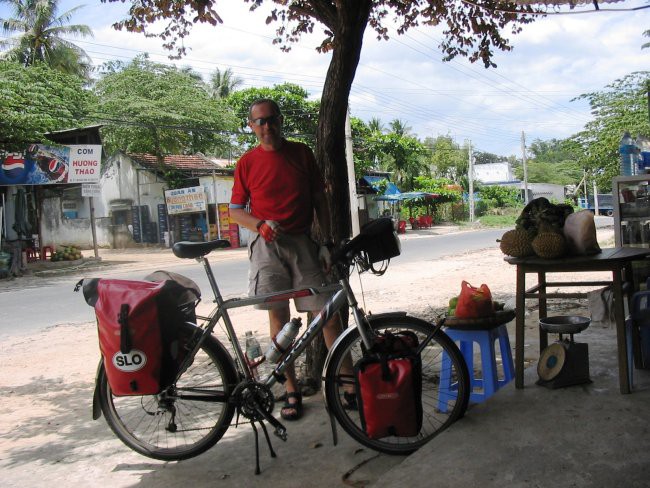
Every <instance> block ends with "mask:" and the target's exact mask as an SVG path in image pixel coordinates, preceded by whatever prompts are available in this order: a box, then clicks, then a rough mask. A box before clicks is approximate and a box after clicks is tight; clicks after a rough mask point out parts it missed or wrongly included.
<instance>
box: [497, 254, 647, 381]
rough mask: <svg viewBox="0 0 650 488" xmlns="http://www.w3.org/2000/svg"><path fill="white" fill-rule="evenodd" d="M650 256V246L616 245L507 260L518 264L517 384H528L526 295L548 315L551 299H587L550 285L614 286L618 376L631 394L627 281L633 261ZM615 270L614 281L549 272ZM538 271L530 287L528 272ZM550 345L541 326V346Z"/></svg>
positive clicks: (629, 278)
mask: <svg viewBox="0 0 650 488" xmlns="http://www.w3.org/2000/svg"><path fill="white" fill-rule="evenodd" d="M647 256H650V249H641V248H635V247H615V248H609V249H603V250H602V252H601V253H600V254H595V255H592V256H572V257H567V258H561V259H543V258H539V257H528V258H513V257H507V258H505V260H506V261H507V262H508V263H510V264H513V265H516V266H517V293H516V322H515V324H516V325H515V386H516V387H517V388H523V387H524V316H525V305H526V298H536V299H537V300H538V304H539V317H540V318H544V317H546V316H547V315H546V313H547V308H546V300H547V299H548V298H563V297H566V298H584V297H585V296H586V294H585V293H566V292H564V293H559V292H555V293H547V292H546V289H547V288H548V287H570V286H594V287H595V286H599V287H602V286H611V287H612V291H613V294H614V317H615V320H616V342H617V345H618V379H619V385H620V390H621V393H630V382H629V376H628V367H627V343H626V340H625V306H624V303H623V297H624V293H623V282H624V280H627V281H631V280H632V261H636V260H640V259H644V258H646V257H647ZM598 271H611V273H612V279H611V281H579V282H578V281H576V282H548V281H546V274H547V273H585V272H586V273H590V272H598ZM527 273H537V285H536V286H533V287H531V288H529V289H527V288H526V274H527ZM547 345H548V335H547V333H546V332H545V331H543V330H542V328H541V327H540V328H539V347H540V351H542V350H543V349H544V348H545V347H546V346H547Z"/></svg>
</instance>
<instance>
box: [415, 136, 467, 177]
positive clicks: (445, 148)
mask: <svg viewBox="0 0 650 488" xmlns="http://www.w3.org/2000/svg"><path fill="white" fill-rule="evenodd" d="M424 143H425V145H426V146H427V147H428V148H429V150H430V152H431V153H430V154H431V155H430V159H429V161H428V163H429V166H430V168H431V174H432V175H435V176H438V177H441V178H449V179H450V180H452V181H460V179H461V177H462V176H465V175H467V173H468V171H469V161H468V154H467V149H465V148H461V147H460V146H459V145H458V144H457V143H456V142H455V141H454V140H453V139H452V137H451V136H438V137H436V138H435V139H432V138H429V137H427V138H426V139H425V142H424Z"/></svg>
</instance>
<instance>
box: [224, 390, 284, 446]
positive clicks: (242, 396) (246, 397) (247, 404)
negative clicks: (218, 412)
mask: <svg viewBox="0 0 650 488" xmlns="http://www.w3.org/2000/svg"><path fill="white" fill-rule="evenodd" d="M233 396H235V398H237V407H238V408H239V412H240V414H241V415H243V416H244V417H246V418H247V419H249V420H252V421H257V422H261V421H262V420H266V421H267V422H268V423H269V424H271V425H272V426H273V433H274V434H275V435H276V436H277V437H279V438H280V439H282V440H283V441H286V440H287V429H286V428H285V426H284V425H282V424H281V423H280V422H279V421H278V419H276V418H275V417H273V415H272V414H271V412H273V407H274V406H275V398H274V396H273V392H272V391H271V389H270V388H269V387H268V386H266V385H264V384H262V383H255V382H248V383H241V384H239V385H238V386H237V389H236V390H235V392H234V395H233Z"/></svg>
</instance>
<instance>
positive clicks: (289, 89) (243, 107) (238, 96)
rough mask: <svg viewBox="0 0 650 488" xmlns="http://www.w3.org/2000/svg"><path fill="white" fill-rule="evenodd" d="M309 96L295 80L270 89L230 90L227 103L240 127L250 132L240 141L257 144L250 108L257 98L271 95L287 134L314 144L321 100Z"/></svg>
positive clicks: (250, 144)
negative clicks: (278, 107) (312, 99)
mask: <svg viewBox="0 0 650 488" xmlns="http://www.w3.org/2000/svg"><path fill="white" fill-rule="evenodd" d="M308 97H309V93H308V92H307V90H305V89H304V88H302V87H300V86H298V85H296V84H293V83H283V84H281V85H274V86H273V87H271V88H268V87H264V88H247V89H245V90H239V91H237V92H234V93H231V94H230V95H229V96H228V98H227V99H226V103H227V104H228V105H229V106H230V107H231V109H232V111H233V112H234V114H235V116H236V117H237V120H238V125H239V127H240V128H241V129H242V130H245V131H247V134H244V135H241V136H239V142H240V144H243V145H244V146H248V147H253V146H255V145H256V144H257V139H256V138H255V134H253V132H252V131H251V130H250V129H249V128H248V110H249V108H250V106H251V104H252V103H253V102H254V101H255V100H258V99H260V98H270V99H272V100H275V102H276V103H277V104H278V105H279V106H280V110H282V115H283V116H284V124H283V131H284V134H285V135H286V136H287V137H291V138H292V139H296V140H299V141H302V142H304V143H305V144H308V145H309V146H311V147H314V143H315V137H316V128H317V125H318V110H319V107H320V102H319V101H310V100H308Z"/></svg>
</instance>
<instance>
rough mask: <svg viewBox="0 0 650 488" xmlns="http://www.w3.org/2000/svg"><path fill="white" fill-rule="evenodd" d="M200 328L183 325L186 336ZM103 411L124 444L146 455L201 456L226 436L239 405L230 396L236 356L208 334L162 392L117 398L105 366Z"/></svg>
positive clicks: (171, 458)
mask: <svg viewBox="0 0 650 488" xmlns="http://www.w3.org/2000/svg"><path fill="white" fill-rule="evenodd" d="M195 331H197V328H196V327H194V326H192V325H190V324H183V325H182V326H181V329H180V334H181V338H187V339H189V338H190V337H192V335H193V334H194V333H195ZM97 381H98V382H99V383H98V385H99V402H100V406H101V409H102V413H103V414H104V417H105V418H106V421H107V422H108V425H109V426H110V428H111V429H112V430H113V432H114V433H115V435H117V437H119V438H120V440H121V441H122V442H124V444H126V445H127V446H129V447H130V448H131V449H133V450H134V451H136V452H139V453H140V454H143V455H145V456H148V457H151V458H154V459H161V460H164V461H178V460H181V459H187V458H191V457H194V456H197V455H199V454H201V453H203V452H205V451H206V450H207V449H209V448H210V447H212V446H213V445H214V444H216V442H217V441H218V440H219V439H221V437H222V436H223V434H224V433H225V432H226V430H227V429H228V427H229V425H230V421H231V420H232V417H233V414H234V410H235V407H234V406H233V405H231V404H229V403H228V398H229V397H230V394H231V393H232V390H233V389H234V386H235V384H236V383H237V372H236V370H235V367H234V365H233V362H232V359H231V358H230V355H229V354H228V352H227V351H226V350H225V349H224V347H223V346H222V345H221V343H219V341H217V340H216V339H215V338H214V337H212V336H209V337H207V338H206V339H205V340H204V341H203V343H202V345H201V348H200V349H199V351H198V352H197V354H196V356H195V357H194V360H193V362H192V364H191V365H190V366H189V367H188V368H187V370H186V371H185V372H184V373H183V374H182V375H181V377H180V378H179V380H178V381H177V382H176V383H175V384H174V385H172V386H171V387H169V388H167V389H166V390H165V391H163V392H162V393H160V394H158V395H146V396H115V395H113V392H112V391H111V387H110V385H109V384H108V379H107V377H106V372H105V369H104V367H103V366H102V367H101V368H100V371H99V375H98V378H97Z"/></svg>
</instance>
